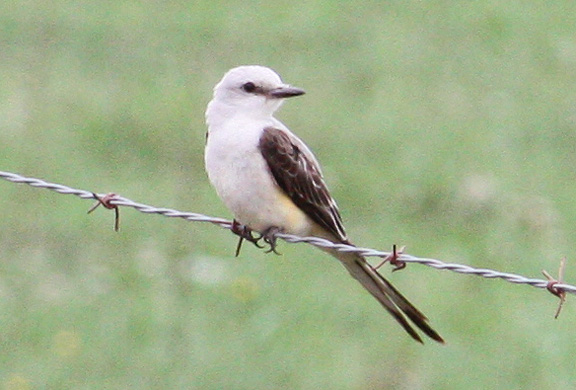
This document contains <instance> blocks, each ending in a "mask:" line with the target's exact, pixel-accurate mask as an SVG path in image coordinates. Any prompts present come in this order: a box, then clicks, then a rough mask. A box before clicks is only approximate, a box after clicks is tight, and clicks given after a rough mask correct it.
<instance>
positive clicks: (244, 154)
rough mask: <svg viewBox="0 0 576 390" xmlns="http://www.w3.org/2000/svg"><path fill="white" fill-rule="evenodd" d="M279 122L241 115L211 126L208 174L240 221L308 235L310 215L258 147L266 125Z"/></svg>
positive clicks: (207, 158)
mask: <svg viewBox="0 0 576 390" xmlns="http://www.w3.org/2000/svg"><path fill="white" fill-rule="evenodd" d="M271 125H277V123H275V121H274V122H270V121H266V120H263V121H255V120H254V119H253V118H245V117H242V116H240V115H238V116H235V117H233V118H229V120H227V121H225V122H224V123H219V124H218V125H217V126H211V127H210V130H209V136H208V140H207V143H206V152H205V163H206V171H207V172H208V177H209V178H210V181H211V183H212V185H213V186H214V188H215V189H216V191H217V193H218V195H219V196H220V198H221V199H222V201H223V202H224V204H225V205H226V207H228V208H229V209H230V211H232V213H233V214H234V217H235V218H236V220H238V221H239V222H240V223H242V224H244V225H247V226H249V227H250V228H252V229H254V230H256V231H260V232H262V231H264V230H266V229H268V228H270V227H273V226H274V227H279V228H281V229H283V230H284V231H285V232H287V233H292V234H297V235H308V234H309V233H310V228H311V226H312V225H313V223H312V222H311V220H310V219H309V217H308V216H307V215H306V214H305V213H304V212H303V211H302V210H300V209H299V208H298V207H297V206H296V205H295V204H294V203H293V202H292V200H291V199H290V198H289V197H288V196H287V195H286V194H285V193H284V192H283V191H282V190H281V189H280V188H279V187H278V185H277V184H276V182H275V181H274V179H273V177H272V175H271V173H270V170H269V168H268V165H267V163H266V161H265V160H264V158H263V157H262V154H261V152H260V149H259V147H258V144H259V140H260V136H261V134H262V131H263V129H264V128H265V127H267V126H271Z"/></svg>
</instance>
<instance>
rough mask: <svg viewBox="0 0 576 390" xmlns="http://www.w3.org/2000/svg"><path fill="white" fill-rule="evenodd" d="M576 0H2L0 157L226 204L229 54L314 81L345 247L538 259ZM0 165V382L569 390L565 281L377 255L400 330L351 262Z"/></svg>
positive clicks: (552, 194)
mask: <svg viewBox="0 0 576 390" xmlns="http://www.w3.org/2000/svg"><path fill="white" fill-rule="evenodd" d="M575 12H576V3H575V2H573V1H557V2H545V1H526V2H520V1H508V2H500V1H482V2H479V1H473V2H445V1H385V2H381V1H372V2H370V1H364V2H359V1H353V2H342V3H336V2H329V1H324V2H307V3H299V2H293V1H291V2H288V1H280V2H250V1H245V0H242V1H225V2H214V1H172V2H160V1H143V2H134V1H126V0H114V1H79V0H78V1H74V0H72V1H64V0H61V1H51V2H50V1H19V0H17V1H15V2H8V1H5V2H3V3H0V85H1V86H0V170H5V171H12V172H17V173H20V174H23V175H28V176H33V177H39V178H42V179H45V180H49V181H54V182H57V183H62V184H65V185H69V186H72V187H76V188H82V189H86V190H90V191H96V192H116V193H119V194H121V195H123V196H126V197H128V198H131V199H133V200H135V201H139V202H143V203H147V204H152V205H155V206H162V207H171V208H176V209H180V210H184V211H193V212H199V213H204V214H208V215H214V216H220V217H226V218H229V217H230V214H229V213H228V212H227V210H226V209H225V208H224V206H223V205H222V204H221V203H220V201H219V200H218V199H217V196H216V194H215V192H214V191H213V189H212V188H211V187H210V185H209V183H208V180H207V178H206V175H205V173H204V168H203V145H204V133H205V125H204V109H205V106H206V104H207V102H208V101H209V100H210V98H211V91H212V88H213V86H214V85H215V84H216V82H217V81H218V80H219V79H220V78H221V76H222V75H223V73H224V72H225V71H226V70H228V69H229V68H231V67H234V66H237V65H242V64H262V65H267V66H270V67H272V68H274V69H275V70H277V71H278V72H279V73H280V74H281V75H282V77H283V79H284V80H285V81H286V82H288V83H291V84H293V85H296V86H299V87H302V88H304V89H305V90H306V91H307V94H306V95H305V96H303V97H299V98H295V99H292V100H290V101H289V102H287V103H286V104H285V106H284V107H283V109H282V111H281V112H280V113H279V115H278V116H279V118H280V119H281V120H282V121H284V122H285V123H286V124H287V125H288V126H289V127H290V128H291V129H292V130H293V131H294V132H296V133H297V134H298V135H299V136H301V137H302V138H303V139H304V140H305V141H306V142H307V143H308V144H309V145H310V147H311V148H312V149H313V150H314V151H315V153H316V155H317V157H318V159H319V160H320V161H321V163H322V165H323V167H324V173H325V176H326V180H327V182H328V184H329V186H330V188H331V190H332V192H333V195H334V196H335V197H336V199H337V200H338V202H339V205H340V208H341V210H342V214H343V218H344V221H345V224H346V226H347V229H348V233H349V235H350V237H351V239H352V241H354V242H355V243H357V244H359V245H362V246H368V247H375V248H378V249H382V250H388V249H389V248H390V246H391V244H393V243H396V244H399V245H407V252H408V253H410V254H413V255H417V256H423V257H432V258H438V259H441V260H443V261H447V262H456V263H462V264H469V265H472V266H476V267H482V268H493V269H497V270H501V271H506V272H515V273H519V274H522V275H526V276H529V277H540V271H541V269H547V270H548V271H550V272H552V273H554V274H556V272H557V267H558V264H559V262H560V259H561V258H562V257H563V256H566V257H567V258H568V268H567V281H568V282H574V277H573V275H574V272H575V271H574V269H575V266H574V255H573V252H574V244H573V243H574V242H575V241H576V232H575V229H574V221H575V220H576V200H575V197H576V184H575V179H576V171H575V169H574V165H575V160H576V152H575V151H576V131H575V127H576V93H575V83H576V24H575V23H574V15H575ZM90 205H91V202H89V201H85V200H80V199H78V198H75V197H71V196H62V195H58V194H55V193H52V192H49V191H46V190H40V189H34V188H31V187H28V186H22V185H15V184H11V183H8V182H4V181H0V210H1V218H0V388H1V389H9V390H32V389H320V388H322V389H480V388H484V389H497V388H500V389H518V388H525V389H532V388H539V389H569V388H573V387H574V385H575V384H576V372H575V369H574V367H575V365H574V364H575V363H574V356H575V355H576V345H575V337H574V329H575V327H574V321H575V320H576V310H575V309H574V304H573V300H572V299H571V298H572V297H568V302H567V304H566V305H565V308H564V311H563V313H562V314H561V316H560V318H559V319H558V320H554V318H553V314H554V312H555V310H556V306H557V299H555V298H554V297H553V296H551V295H550V294H548V293H546V292H544V291H542V290H537V289H534V288H531V287H527V286H517V285H512V284H509V283H506V282H503V281H498V280H486V279H481V278H478V277H474V276H466V275H458V274H453V273H449V272H446V271H437V270H434V269H431V268H427V267H424V266H419V265H410V266H409V267H408V268H407V269H406V270H404V271H402V272H398V273H394V274H392V275H390V273H389V272H390V269H389V268H384V269H383V270H382V272H383V273H384V274H385V275H387V277H389V279H390V280H391V281H392V282H393V283H394V284H395V285H396V286H397V287H398V288H399V289H400V290H401V291H403V292H404V293H405V294H406V295H407V296H408V297H409V298H410V299H411V300H412V301H413V302H414V303H415V304H416V306H418V307H419V308H421V309H422V311H423V312H424V313H426V314H427V316H428V317H429V318H430V319H431V323H432V324H433V326H434V327H435V328H436V329H437V330H438V331H439V332H440V333H441V334H442V335H443V337H444V338H445V339H446V340H447V344H446V345H445V346H441V345H437V344H435V343H432V342H427V343H426V345H424V346H422V345H419V344H417V343H414V342H413V341H412V340H411V339H410V338H409V337H408V336H407V335H406V334H404V332H403V331H402V330H401V329H400V328H399V327H398V326H397V324H396V323H395V322H394V321H393V320H392V319H391V318H390V317H389V316H388V315H387V314H386V313H385V312H384V310H382V308H381V307H380V306H379V305H378V303H377V302H376V301H375V300H374V299H373V298H371V297H370V296H369V295H368V294H367V293H366V292H365V291H364V290H363V289H362V288H361V287H360V286H359V284H357V283H356V282H355V281H354V280H353V279H351V278H350V277H349V276H348V275H347V273H346V271H345V270H344V268H343V267H341V266H340V265H339V264H338V263H337V262H336V261H334V260H333V259H332V258H331V257H329V256H327V255H325V254H323V253H321V252H319V251H318V250H316V249H314V248H312V247H309V246H306V245H288V244H281V247H280V252H282V256H274V255H265V254H263V253H262V252H261V251H258V250H257V249H256V248H254V247H252V246H245V248H244V251H243V253H242V255H241V256H240V258H238V259H236V258H234V257H233V251H234V247H235V243H236V239H235V237H233V236H232V235H231V234H230V233H229V232H228V231H226V230H222V229H219V228H218V227H215V226H213V225H209V224H202V223H187V222H185V221H180V220H173V219H166V218H162V217H159V216H152V215H144V214H140V213H137V212H136V211H134V210H130V209H124V210H121V216H122V220H121V230H120V232H119V233H115V232H114V231H113V230H112V225H113V213H111V212H110V211H105V210H103V209H99V210H97V211H96V212H95V213H94V214H91V215H90V216H87V215H86V211H87V209H88V208H89V207H90Z"/></svg>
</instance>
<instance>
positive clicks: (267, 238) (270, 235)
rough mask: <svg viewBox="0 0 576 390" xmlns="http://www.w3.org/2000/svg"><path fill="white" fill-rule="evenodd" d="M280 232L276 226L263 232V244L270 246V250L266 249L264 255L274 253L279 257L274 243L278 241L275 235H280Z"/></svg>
mask: <svg viewBox="0 0 576 390" xmlns="http://www.w3.org/2000/svg"><path fill="white" fill-rule="evenodd" d="M281 231H282V230H280V228H278V227H276V226H272V227H270V228H268V229H266V230H265V231H264V233H262V237H261V238H262V239H263V240H264V242H265V243H266V244H268V245H270V249H268V250H267V251H266V253H270V252H274V253H276V254H277V255H280V254H281V253H280V252H278V251H277V250H276V245H277V244H276V241H277V240H278V237H276V234H277V233H280V232H281Z"/></svg>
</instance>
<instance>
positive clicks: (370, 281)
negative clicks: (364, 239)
mask: <svg viewBox="0 0 576 390" xmlns="http://www.w3.org/2000/svg"><path fill="white" fill-rule="evenodd" d="M330 253H331V254H332V255H333V256H335V257H336V258H338V260H340V261H341V262H342V263H343V264H344V266H345V267H346V269H347V270H348V272H350V275H352V276H353V277H354V278H355V279H356V280H358V281H359V282H360V283H361V284H362V286H364V288H365V289H366V290H368V292H370V294H372V296H374V298H376V299H377V300H378V302H380V304H381V305H382V306H384V308H385V309H386V310H387V311H388V313H390V314H391V315H392V317H394V319H395V320H396V321H398V323H399V324H400V325H401V326H402V327H403V328H404V330H406V332H408V334H409V335H410V336H411V337H412V338H413V339H414V340H416V341H418V342H420V343H423V341H422V339H421V338H420V335H419V334H418V333H417V332H416V331H415V330H414V328H413V327H412V326H411V324H410V323H409V322H408V320H407V319H406V317H408V318H409V319H410V320H411V321H412V322H413V323H414V325H416V326H417V327H418V328H419V329H420V330H421V331H422V332H424V333H425V334H426V335H427V336H428V337H430V338H431V339H433V340H436V341H438V342H440V343H444V340H443V339H442V337H441V336H440V335H439V334H438V333H437V332H436V331H435V330H434V329H432V327H430V325H428V319H427V318H426V316H425V315H424V314H422V312H420V310H418V309H416V308H415V307H414V305H412V304H411V303H410V302H409V301H408V300H407V299H406V298H405V297H404V295H402V294H401V293H400V292H399V291H398V290H397V289H396V288H395V287H394V286H393V285H392V284H391V283H390V282H389V281H387V280H386V279H384V278H383V277H382V275H380V274H379V273H378V271H376V269H374V267H372V266H371V265H370V264H369V263H368V262H367V261H366V259H364V258H363V257H362V256H360V255H357V254H354V253H343V252H332V251H330Z"/></svg>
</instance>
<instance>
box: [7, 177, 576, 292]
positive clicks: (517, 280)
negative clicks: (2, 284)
mask: <svg viewBox="0 0 576 390" xmlns="http://www.w3.org/2000/svg"><path fill="white" fill-rule="evenodd" d="M0 178H2V179H5V180H7V181H10V182H13V183H20V184H28V185H30V186H32V187H36V188H46V189H48V190H52V191H55V192H57V193H59V194H65V195H76V196H78V197H80V198H82V199H97V198H96V197H95V195H96V196H97V197H100V198H102V197H105V196H106V194H95V193H93V192H90V191H85V190H78V189H74V188H70V187H68V186H64V185H61V184H56V183H50V182H47V181H44V180H41V179H37V178H32V177H24V176H21V175H18V174H15V173H10V172H3V171H0ZM109 203H110V204H111V205H114V206H122V207H131V208H134V209H136V210H138V211H140V212H142V213H145V214H159V215H163V216H165V217H170V218H181V219H185V220H187V221H191V222H208V223H212V224H215V225H218V226H220V227H223V228H225V229H231V228H232V221H229V220H227V219H223V218H215V217H210V216H208V215H204V214H199V213H189V212H182V211H178V210H174V209H169V208H158V207H154V206H149V205H146V204H143V203H136V202H134V201H132V200H130V199H128V198H124V197H122V196H115V197H113V198H112V199H111V200H110V201H109ZM276 237H278V238H281V239H282V240H284V241H286V242H288V243H294V244H295V243H306V244H310V245H313V246H316V247H320V248H330V249H335V250H337V251H342V252H354V253H358V254H360V255H362V256H364V257H380V258H387V257H388V256H390V255H391V253H390V252H383V251H378V250H376V249H371V248H362V247H356V246H352V245H346V244H338V243H333V242H331V241H329V240H326V239H323V238H319V237H299V236H295V235H292V234H285V233H277V234H276ZM397 259H398V260H399V261H401V262H406V263H417V264H423V265H426V266H429V267H432V268H436V269H440V270H448V271H452V272H457V273H460V274H469V275H476V276H480V277H483V278H487V279H502V280H505V281H507V282H510V283H514V284H526V285H529V286H532V287H536V288H542V289H546V288H550V281H548V280H543V279H530V278H526V277H524V276H522V275H517V274H512V273H506V272H499V271H495V270H491V269H485V268H473V267H470V266H467V265H462V264H455V263H444V262H442V261H440V260H436V259H428V258H419V257H415V256H411V255H408V254H398V257H397ZM553 288H554V289H555V290H556V291H558V292H567V293H570V294H576V286H572V285H570V284H566V283H564V282H562V281H560V282H558V283H554V286H553Z"/></svg>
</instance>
